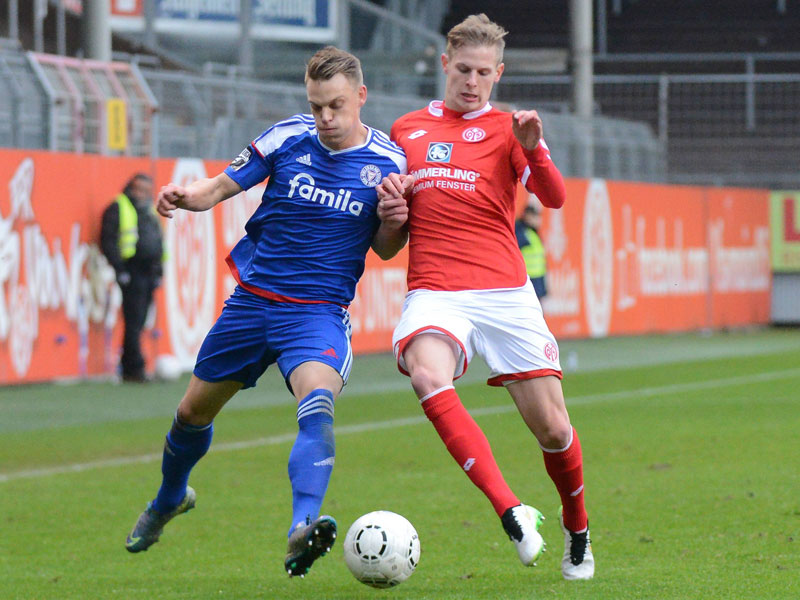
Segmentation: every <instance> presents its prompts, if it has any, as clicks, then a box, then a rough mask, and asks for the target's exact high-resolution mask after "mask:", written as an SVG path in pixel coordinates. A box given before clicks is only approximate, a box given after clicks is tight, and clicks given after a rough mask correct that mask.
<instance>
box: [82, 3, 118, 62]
mask: <svg viewBox="0 0 800 600" xmlns="http://www.w3.org/2000/svg"><path fill="white" fill-rule="evenodd" d="M109 5H110V2H108V1H107V0H84V2H83V16H82V19H81V21H82V23H81V24H82V25H83V52H84V56H85V57H86V58H91V59H94V60H101V61H104V62H109V61H110V60H111V10H110V7H109Z"/></svg>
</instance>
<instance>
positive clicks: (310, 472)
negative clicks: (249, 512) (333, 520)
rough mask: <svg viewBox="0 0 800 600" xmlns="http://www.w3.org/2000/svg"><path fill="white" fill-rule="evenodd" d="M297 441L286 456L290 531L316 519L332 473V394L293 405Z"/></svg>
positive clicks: (317, 394)
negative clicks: (290, 519) (290, 502)
mask: <svg viewBox="0 0 800 600" xmlns="http://www.w3.org/2000/svg"><path fill="white" fill-rule="evenodd" d="M297 424H298V426H299V431H298V433H297V439H296V440H295V442H294V446H293V447H292V452H291V454H290V455H289V479H290V480H291V482H292V527H291V528H290V530H289V533H290V534H291V532H292V531H293V530H294V528H295V525H297V524H298V523H305V522H306V520H307V519H309V520H312V521H313V520H314V519H316V518H317V517H318V516H319V510H320V507H321V506H322V499H323V498H324V496H325V491H326V490H327V489H328V481H329V480H330V478H331V472H332V471H333V462H334V456H335V454H336V446H335V444H334V440H333V393H332V392H330V391H329V390H323V389H318V390H314V391H313V392H311V393H310V394H309V395H308V396H306V397H305V398H303V399H302V400H301V401H300V402H299V404H298V405H297Z"/></svg>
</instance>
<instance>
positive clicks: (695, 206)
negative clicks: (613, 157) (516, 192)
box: [542, 180, 771, 338]
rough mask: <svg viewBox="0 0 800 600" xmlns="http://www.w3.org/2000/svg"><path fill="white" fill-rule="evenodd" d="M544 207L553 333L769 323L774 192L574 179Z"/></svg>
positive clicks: (594, 333) (596, 334)
mask: <svg viewBox="0 0 800 600" xmlns="http://www.w3.org/2000/svg"><path fill="white" fill-rule="evenodd" d="M567 198H568V199H567V203H566V204H565V205H564V207H563V208H562V209H560V210H547V209H545V211H544V215H543V225H542V238H543V242H544V246H545V249H546V251H547V261H548V275H547V277H548V280H547V282H548V290H549V294H548V296H547V297H545V298H544V299H543V302H542V307H543V310H544V314H545V318H546V319H547V322H548V324H549V326H550V328H551V329H552V330H553V333H554V334H555V335H556V337H561V338H566V337H605V336H611V335H630V334H642V333H659V332H670V331H688V330H695V329H702V328H711V327H729V326H741V325H745V324H758V323H767V322H768V321H769V298H770V291H771V275H770V266H769V215H768V192H767V191H765V190H735V189H728V188H724V189H713V188H701V187H684V186H666V185H651V184H641V183H627V182H607V181H603V180H591V181H585V180H568V181H567Z"/></svg>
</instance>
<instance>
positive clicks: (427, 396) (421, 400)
mask: <svg viewBox="0 0 800 600" xmlns="http://www.w3.org/2000/svg"><path fill="white" fill-rule="evenodd" d="M454 389H456V387H455V386H454V385H445V386H443V387H440V388H439V389H438V390H433V391H432V392H431V393H430V394H425V395H424V396H423V397H422V398H420V399H419V403H420V404H422V403H423V402H425V400H429V399H430V398H433V397H434V396H435V395H436V394H439V393H441V392H444V391H445V390H454Z"/></svg>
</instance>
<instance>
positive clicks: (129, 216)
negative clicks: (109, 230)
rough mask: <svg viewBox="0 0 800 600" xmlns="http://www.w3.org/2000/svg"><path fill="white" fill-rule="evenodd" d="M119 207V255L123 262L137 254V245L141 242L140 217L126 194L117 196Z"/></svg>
mask: <svg viewBox="0 0 800 600" xmlns="http://www.w3.org/2000/svg"><path fill="white" fill-rule="evenodd" d="M117 206H118V207H119V253H120V255H121V256H122V260H128V259H129V258H131V257H132V256H133V255H134V254H136V243H137V242H138V241H139V215H137V214H136V207H135V206H134V205H133V202H131V199H130V198H128V197H127V196H126V195H125V194H120V195H119V196H117Z"/></svg>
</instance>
